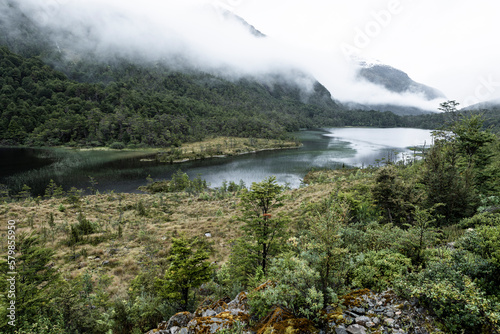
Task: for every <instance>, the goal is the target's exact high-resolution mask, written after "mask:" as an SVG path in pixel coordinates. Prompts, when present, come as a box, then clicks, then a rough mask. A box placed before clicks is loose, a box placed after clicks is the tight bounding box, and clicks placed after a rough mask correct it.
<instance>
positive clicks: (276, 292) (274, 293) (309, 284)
mask: <svg viewBox="0 0 500 334" xmlns="http://www.w3.org/2000/svg"><path fill="white" fill-rule="evenodd" d="M268 278H269V280H270V283H268V284H267V286H266V287H265V288H263V289H260V290H257V291H254V292H252V293H250V295H249V304H250V307H251V310H252V313H253V314H256V315H257V316H259V317H261V316H264V315H266V314H267V313H269V311H270V310H271V308H272V306H274V305H281V306H284V307H286V308H288V309H290V310H292V311H293V312H294V314H295V315H296V316H297V317H306V318H308V319H314V320H318V319H319V316H320V314H319V311H320V310H322V309H323V307H324V306H325V296H324V295H323V292H321V290H320V289H318V288H317V287H316V286H317V284H318V281H319V280H320V274H319V272H317V271H316V270H314V269H313V268H311V267H310V266H309V264H308V263H307V261H306V260H303V259H299V258H297V257H296V256H293V255H292V254H286V255H284V256H282V257H279V258H275V259H273V260H271V265H270V267H269V273H268ZM327 293H328V294H329V296H328V299H329V300H330V301H332V302H336V301H337V295H336V294H335V293H334V292H333V290H331V289H328V290H327Z"/></svg>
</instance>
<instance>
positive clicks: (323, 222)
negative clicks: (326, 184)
mask: <svg viewBox="0 0 500 334" xmlns="http://www.w3.org/2000/svg"><path fill="white" fill-rule="evenodd" d="M320 207H324V208H325V210H324V212H320V211H316V212H315V213H313V214H312V215H311V216H310V217H309V219H308V220H309V221H308V223H307V229H304V231H302V233H301V234H302V235H301V237H300V240H292V241H291V243H292V244H293V243H300V246H299V245H296V247H298V248H299V250H300V256H301V258H303V259H307V261H308V262H309V265H310V266H311V268H313V269H314V270H316V271H317V272H318V273H319V280H318V281H319V285H318V286H319V289H320V291H321V292H322V293H323V296H324V298H325V299H324V302H325V304H328V303H330V300H329V296H330V293H329V291H331V290H339V289H341V288H342V287H343V286H344V285H345V277H346V274H347V266H346V263H347V253H348V249H347V248H343V247H342V240H341V233H342V228H343V227H345V226H346V225H347V223H348V222H349V211H350V210H349V207H348V206H347V204H346V203H345V202H343V201H342V200H340V199H339V198H336V197H335V196H334V194H333V193H332V194H331V195H330V196H329V197H328V198H326V199H325V200H324V201H323V202H322V203H320Z"/></svg>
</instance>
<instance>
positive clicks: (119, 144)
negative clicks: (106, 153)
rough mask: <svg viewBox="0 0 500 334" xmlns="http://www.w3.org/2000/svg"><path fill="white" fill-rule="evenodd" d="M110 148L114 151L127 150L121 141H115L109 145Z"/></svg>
mask: <svg viewBox="0 0 500 334" xmlns="http://www.w3.org/2000/svg"><path fill="white" fill-rule="evenodd" d="M109 148H111V149H113V150H123V149H124V148H125V144H124V143H122V142H120V141H115V142H114V143H112V144H110V145H109Z"/></svg>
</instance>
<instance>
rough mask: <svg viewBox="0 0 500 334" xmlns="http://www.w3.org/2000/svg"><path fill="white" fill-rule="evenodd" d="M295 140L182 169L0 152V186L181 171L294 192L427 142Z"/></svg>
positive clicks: (323, 134)
mask: <svg viewBox="0 0 500 334" xmlns="http://www.w3.org/2000/svg"><path fill="white" fill-rule="evenodd" d="M297 136H298V137H299V138H300V140H301V141H302V143H303V144H304V145H303V147H301V148H299V149H291V150H277V151H266V152H259V153H253V154H246V155H241V156H237V157H231V158H224V159H218V158H214V159H206V160H201V161H193V162H188V163H184V164H181V165H166V164H159V163H156V162H145V161H141V159H140V158H141V157H144V156H140V153H130V152H128V153H125V152H124V153H120V152H116V153H113V154H114V155H113V156H112V157H111V156H109V154H110V153H102V152H101V153H95V152H94V153H93V152H79V153H71V152H70V153H69V154H73V155H74V156H73V157H72V158H71V159H66V160H64V159H63V158H61V153H60V152H59V153H58V155H54V156H51V155H50V150H49V151H44V150H32V149H2V150H0V161H1V164H0V168H1V170H0V171H1V174H0V183H4V184H9V185H10V186H12V187H13V185H12V184H13V183H14V181H16V180H17V181H16V182H18V183H19V182H20V181H19V180H27V182H25V183H27V184H28V185H30V186H32V188H36V187H33V186H35V183H36V185H37V186H38V187H42V186H43V185H46V184H48V181H49V180H50V178H53V179H54V180H55V181H56V182H57V183H58V184H62V185H63V186H64V187H65V188H69V187H71V186H77V187H79V188H86V187H88V186H89V185H90V184H89V183H88V177H89V176H92V177H94V178H95V179H96V180H97V181H98V182H99V186H98V188H99V190H101V191H105V190H112V189H114V190H116V191H122V192H135V191H137V187H139V186H140V185H144V184H146V177H147V176H148V175H151V176H152V177H153V178H154V179H168V178H170V177H171V175H172V174H173V173H174V172H175V171H176V170H178V169H179V168H181V169H182V170H183V171H184V172H186V173H187V174H189V175H190V176H192V177H194V176H197V175H201V177H202V178H204V179H205V180H207V181H208V182H209V183H210V184H211V186H212V187H218V186H220V185H221V184H222V182H223V180H227V181H235V182H239V181H240V180H243V181H244V182H245V183H246V184H247V185H250V184H251V183H252V182H255V181H261V180H262V179H264V178H266V177H268V176H270V175H275V176H276V177H277V179H278V182H280V183H281V184H284V183H288V184H290V186H291V187H299V186H300V183H301V180H302V178H303V177H304V175H305V174H306V173H307V172H308V171H309V170H311V169H312V168H338V167H341V166H342V165H346V166H363V165H364V166H367V165H370V164H372V165H373V164H375V161H376V159H382V158H386V157H387V156H388V154H391V153H392V152H394V151H398V152H401V153H400V154H399V155H398V156H399V157H401V156H402V154H403V153H405V154H408V155H410V154H411V151H410V150H408V147H410V146H417V145H424V143H425V144H426V145H429V143H431V133H430V131H429V130H420V129H407V128H394V129H374V128H332V129H324V130H321V131H301V132H299V133H298V134H297ZM103 155H107V156H103ZM64 161H66V162H64ZM68 161H72V162H68ZM75 161H76V162H75ZM37 175H38V176H37ZM28 176H29V177H28ZM37 177H38V179H37ZM30 182H31V183H32V184H30Z"/></svg>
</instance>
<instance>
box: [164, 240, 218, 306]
mask: <svg viewBox="0 0 500 334" xmlns="http://www.w3.org/2000/svg"><path fill="white" fill-rule="evenodd" d="M167 260H168V261H170V267H169V268H168V269H167V270H166V272H165V276H164V277H163V279H157V280H156V286H157V288H158V290H159V294H160V295H161V296H162V297H163V298H167V299H170V300H176V301H180V302H181V309H182V310H187V309H188V308H189V295H190V292H191V290H192V289H194V288H197V287H199V286H200V285H201V284H203V283H205V282H207V281H208V280H209V279H210V276H211V273H212V267H211V265H210V263H209V262H208V261H207V260H208V252H207V251H206V250H205V249H204V248H203V247H202V246H197V240H196V239H194V240H188V239H185V238H174V239H172V249H171V250H170V255H169V256H168V258H167Z"/></svg>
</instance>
